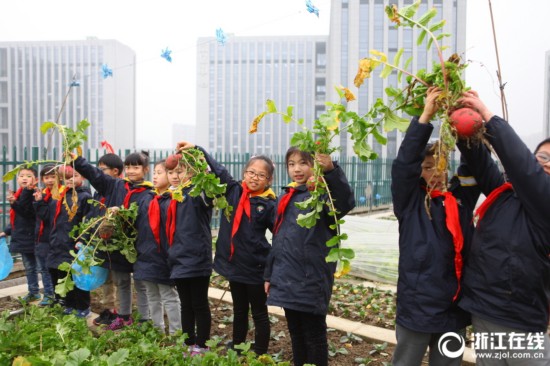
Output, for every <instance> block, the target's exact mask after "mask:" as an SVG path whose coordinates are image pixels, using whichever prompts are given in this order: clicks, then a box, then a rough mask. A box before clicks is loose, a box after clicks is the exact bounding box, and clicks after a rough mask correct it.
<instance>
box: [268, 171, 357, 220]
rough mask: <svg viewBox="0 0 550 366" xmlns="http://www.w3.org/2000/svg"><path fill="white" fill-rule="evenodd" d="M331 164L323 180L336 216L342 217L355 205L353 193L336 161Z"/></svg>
mask: <svg viewBox="0 0 550 366" xmlns="http://www.w3.org/2000/svg"><path fill="white" fill-rule="evenodd" d="M333 164H334V169H333V170H331V171H329V172H327V173H325V180H326V182H327V185H328V188H329V190H330V194H331V196H332V198H333V201H334V207H335V208H336V211H337V212H338V214H337V217H338V218H342V217H344V216H345V215H346V214H347V213H348V212H350V211H351V210H353V208H354V207H355V195H354V194H353V190H352V189H351V186H350V185H349V182H348V179H347V178H346V175H345V173H344V171H343V170H342V168H341V167H340V166H339V165H338V163H337V162H333ZM275 211H276V210H275Z"/></svg>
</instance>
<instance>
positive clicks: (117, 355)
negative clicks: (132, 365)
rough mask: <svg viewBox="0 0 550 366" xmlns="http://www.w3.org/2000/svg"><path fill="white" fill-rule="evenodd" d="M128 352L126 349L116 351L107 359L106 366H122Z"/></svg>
mask: <svg viewBox="0 0 550 366" xmlns="http://www.w3.org/2000/svg"><path fill="white" fill-rule="evenodd" d="M129 354H130V351H128V350H127V349H126V348H120V349H118V350H117V351H115V352H113V353H112V354H111V355H110V356H109V358H108V359H107V365H108V366H116V365H120V364H122V363H123V362H124V361H126V359H127V358H128V355H129Z"/></svg>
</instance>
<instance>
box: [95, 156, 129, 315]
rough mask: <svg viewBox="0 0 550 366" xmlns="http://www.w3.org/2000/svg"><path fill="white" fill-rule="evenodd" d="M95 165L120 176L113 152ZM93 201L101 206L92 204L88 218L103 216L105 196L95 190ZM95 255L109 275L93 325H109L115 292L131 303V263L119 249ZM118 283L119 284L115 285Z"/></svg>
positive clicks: (117, 176) (119, 161)
mask: <svg viewBox="0 0 550 366" xmlns="http://www.w3.org/2000/svg"><path fill="white" fill-rule="evenodd" d="M97 167H98V168H99V170H101V171H102V172H103V173H105V174H106V175H109V176H111V177H113V178H120V177H121V176H122V171H123V169H124V163H123V162H122V159H121V158H120V157H119V156H118V155H116V154H113V153H109V154H105V155H103V156H102V157H100V158H99V160H98V162H97ZM93 199H94V201H99V202H100V203H101V204H102V205H101V206H95V205H93V206H92V209H91V210H90V214H89V215H88V218H89V219H92V218H94V217H99V216H103V215H105V213H106V209H107V206H105V197H104V196H102V195H101V194H100V193H99V192H98V191H95V193H94V197H93ZM97 257H98V258H101V259H103V260H104V262H103V264H102V265H101V266H102V267H104V268H107V269H108V270H109V277H108V278H107V281H105V284H104V285H103V286H102V287H101V289H102V290H103V291H102V292H103V296H102V298H101V305H102V306H103V308H104V309H103V311H102V312H101V313H100V314H99V316H98V317H96V318H95V319H94V320H93V323H94V325H110V324H111V323H112V322H113V321H114V320H115V319H116V318H117V310H116V309H117V306H116V298H117V296H116V293H115V291H117V292H118V294H119V295H118V298H119V299H120V298H123V299H126V302H127V303H128V301H129V302H130V303H131V300H127V299H131V298H132V280H131V273H132V269H133V266H132V263H130V262H128V260H127V259H126V257H125V256H124V255H123V254H121V253H120V252H119V251H114V252H99V251H98V252H97ZM117 284H119V286H117Z"/></svg>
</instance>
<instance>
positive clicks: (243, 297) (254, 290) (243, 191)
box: [177, 141, 276, 355]
mask: <svg viewBox="0 0 550 366" xmlns="http://www.w3.org/2000/svg"><path fill="white" fill-rule="evenodd" d="M192 147H195V146H194V145H193V144H191V143H189V142H185V141H182V142H180V143H178V145H177V148H178V149H181V148H183V149H188V148H192ZM196 148H198V149H199V150H201V151H202V152H203V153H204V156H205V157H206V161H207V163H208V165H209V166H210V168H211V169H212V171H213V172H214V174H216V176H218V177H219V178H220V181H221V183H226V184H227V190H226V192H225V196H226V198H227V201H228V203H229V205H231V206H232V207H233V213H232V215H231V220H229V221H228V220H225V219H222V220H221V223H220V230H219V232H218V239H217V240H216V255H215V256H214V270H215V271H216V272H218V273H219V274H221V275H222V276H224V277H225V278H227V279H228V280H229V286H230V290H231V297H232V299H233V341H232V345H237V344H241V343H243V342H245V341H246V335H247V333H248V313H249V310H252V319H253V320H254V329H255V338H254V347H253V349H254V352H256V354H258V355H261V354H264V353H267V349H268V346H269V336H270V324H269V315H268V311H267V305H266V301H267V296H266V293H265V291H264V280H263V274H264V269H265V262H266V259H267V256H268V255H269V251H270V249H271V245H270V244H269V242H268V241H267V239H266V237H265V232H266V230H267V229H269V230H271V229H272V219H271V218H272V216H273V214H274V212H275V207H276V201H275V199H276V197H275V193H274V192H273V191H272V190H271V189H270V188H269V185H270V184H271V182H272V180H273V173H274V171H275V168H274V165H273V162H272V161H271V159H269V158H268V157H266V156H263V155H260V156H254V157H252V158H251V159H250V160H249V161H248V162H247V163H246V165H245V167H244V170H243V181H242V182H238V181H236V180H235V179H234V178H233V177H232V176H231V175H230V174H229V172H228V171H227V169H226V168H225V167H224V166H223V165H220V164H219V163H218V162H217V161H216V160H214V159H213V158H212V156H210V155H209V154H208V153H207V152H206V151H205V150H204V149H203V148H201V147H199V146H196Z"/></svg>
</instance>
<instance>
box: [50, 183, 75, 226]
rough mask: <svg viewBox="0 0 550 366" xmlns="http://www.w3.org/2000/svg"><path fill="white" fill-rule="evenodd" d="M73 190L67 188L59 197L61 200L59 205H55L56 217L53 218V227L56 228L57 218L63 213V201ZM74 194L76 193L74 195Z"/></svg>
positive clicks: (58, 202) (58, 201)
mask: <svg viewBox="0 0 550 366" xmlns="http://www.w3.org/2000/svg"><path fill="white" fill-rule="evenodd" d="M71 189H72V188H67V189H65V190H63V192H61V194H60V195H59V200H57V204H56V205H55V215H54V217H53V225H54V226H55V223H56V221H57V217H58V216H59V214H60V213H61V206H63V200H64V199H65V196H66V195H67V192H68V191H70V190H71ZM73 194H74V193H73Z"/></svg>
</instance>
